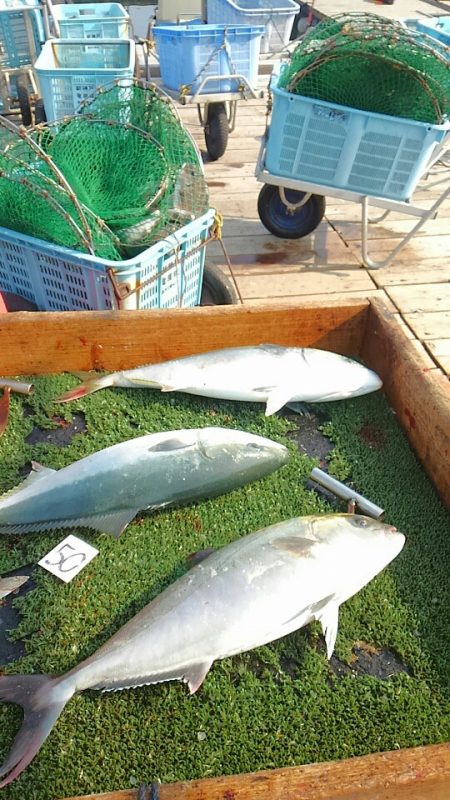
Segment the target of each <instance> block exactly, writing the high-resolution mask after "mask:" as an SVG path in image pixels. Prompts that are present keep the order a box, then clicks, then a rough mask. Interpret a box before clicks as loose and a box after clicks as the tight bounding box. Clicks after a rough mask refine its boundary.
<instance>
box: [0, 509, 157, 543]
mask: <svg viewBox="0 0 450 800" xmlns="http://www.w3.org/2000/svg"><path fill="white" fill-rule="evenodd" d="M158 508H159V506H158ZM140 510H141V509H139V508H127V509H125V510H123V511H114V512H112V513H109V514H108V513H106V514H95V515H93V516H91V517H77V518H76V519H49V520H39V521H37V522H24V523H22V524H21V523H18V524H12V525H0V533H6V534H8V535H11V536H12V535H14V534H21V533H40V532H41V531H51V530H55V528H92V529H93V530H95V531H98V532H99V533H108V534H110V535H111V536H115V537H116V539H117V538H118V537H119V536H120V534H121V533H122V531H123V530H125V528H126V527H127V525H128V524H129V523H130V522H131V520H132V519H133V518H134V517H135V516H136V514H137V513H138V511H140Z"/></svg>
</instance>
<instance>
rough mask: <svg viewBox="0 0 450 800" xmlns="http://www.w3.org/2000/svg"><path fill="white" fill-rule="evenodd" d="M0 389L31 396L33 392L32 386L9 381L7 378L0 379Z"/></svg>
mask: <svg viewBox="0 0 450 800" xmlns="http://www.w3.org/2000/svg"><path fill="white" fill-rule="evenodd" d="M0 389H10V390H11V391H12V392H17V393H18V394H32V393H33V392H34V384H32V383H21V382H20V381H10V380H8V378H0Z"/></svg>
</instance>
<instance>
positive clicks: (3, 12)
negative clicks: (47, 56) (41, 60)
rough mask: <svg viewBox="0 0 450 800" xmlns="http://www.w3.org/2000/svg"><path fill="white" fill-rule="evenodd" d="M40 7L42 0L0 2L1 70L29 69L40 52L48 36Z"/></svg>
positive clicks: (7, 0)
mask: <svg viewBox="0 0 450 800" xmlns="http://www.w3.org/2000/svg"><path fill="white" fill-rule="evenodd" d="M38 3H39V0H0V67H4V68H7V69H8V68H9V69H14V68H18V67H24V66H28V65H30V64H33V63H34V61H35V60H36V57H37V56H38V55H39V53H40V52H41V48H42V44H43V42H44V39H45V36H44V26H43V23H42V13H41V10H40V8H36V6H38ZM27 26H29V27H28V31H27Z"/></svg>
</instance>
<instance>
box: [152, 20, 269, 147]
mask: <svg viewBox="0 0 450 800" xmlns="http://www.w3.org/2000/svg"><path fill="white" fill-rule="evenodd" d="M153 27H154V25H153V22H152V21H150V22H149V26H148V32H147V39H140V40H138V43H139V44H140V45H141V46H142V47H143V51H144V70H145V79H146V80H147V81H149V82H150V81H151V82H152V83H155V84H156V85H157V86H158V87H159V88H161V89H162V91H163V92H164V93H165V94H167V95H168V96H169V97H171V98H172V100H176V101H178V102H179V103H180V105H182V106H186V105H196V106H197V113H198V118H199V122H200V125H201V126H202V128H203V131H204V134H205V143H206V149H207V151H208V154H209V157H210V158H211V160H212V161H216V160H217V159H218V158H220V157H221V156H223V154H224V153H225V150H226V148H227V144H228V136H229V134H230V133H233V131H234V129H235V127H236V113H237V104H238V102H239V101H241V100H249V99H253V100H256V99H258V98H262V97H264V90H263V89H261V90H258V89H255V88H253V87H252V86H250V83H249V82H248V80H247V78H246V77H245V76H244V75H241V74H240V73H238V72H233V73H232V74H231V75H230V74H228V75H207V76H205V77H204V78H203V79H202V80H201V83H200V84H199V86H198V88H197V89H196V90H195V91H194V93H193V94H190V93H188V92H183V91H181V92H180V91H176V90H173V89H168V88H167V87H166V86H164V85H163V83H162V81H161V80H158V79H155V78H154V77H153V76H151V74H150V73H151V64H150V53H152V54H153V56H154V58H155V63H158V59H157V55H156V51H155V48H154V40H153V36H152V30H153ZM215 53H216V51H214V52H213V53H212V55H215ZM207 65H208V62H207V63H206V64H205V65H203V67H202V69H201V71H200V73H199V76H198V77H199V78H201V74H202V72H203V71H204V70H205V68H206V67H207ZM230 79H233V80H236V81H239V91H235V92H208V91H207V88H208V84H211V83H217V81H221V80H226V81H229V80H230ZM202 107H203V108H202Z"/></svg>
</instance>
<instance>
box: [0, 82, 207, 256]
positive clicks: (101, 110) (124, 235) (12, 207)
mask: <svg viewBox="0 0 450 800" xmlns="http://www.w3.org/2000/svg"><path fill="white" fill-rule="evenodd" d="M79 112H80V113H79V114H76V115H73V116H70V117H67V118H65V119H64V120H60V121H56V122H52V123H48V124H45V125H39V126H36V127H35V128H34V129H31V130H30V131H29V132H28V133H26V132H25V131H24V130H23V129H22V130H19V129H15V130H14V128H13V127H10V128H9V129H8V130H6V125H5V124H3V123H2V122H1V121H0V130H1V131H4V134H3V135H2V138H1V140H0V143H1V144H2V145H3V151H2V152H0V202H1V204H2V210H1V212H0V214H1V217H0V220H1V224H2V225H3V226H4V227H7V228H11V229H12V230H17V231H19V232H22V233H27V234H28V235H31V236H37V237H38V238H41V239H44V240H45V241H50V242H54V243H56V244H60V245H64V246H66V247H71V248H73V249H76V250H81V251H83V252H88V253H91V254H93V255H96V256H99V257H101V258H108V259H111V260H121V259H123V258H126V257H129V256H131V255H135V254H137V253H139V252H142V251H143V250H144V249H146V248H147V247H149V246H150V245H151V244H153V243H155V242H157V241H159V240H161V239H163V238H164V237H165V236H167V235H168V234H169V233H173V232H175V231H176V230H178V229H179V228H181V227H182V226H183V225H185V224H186V223H187V222H189V221H192V220H194V219H196V218H198V217H199V216H201V215H202V214H204V213H205V211H206V210H207V209H208V192H207V186H206V181H205V178H204V174H203V168H202V164H201V160H200V156H199V153H198V150H197V148H196V147H195V145H194V143H193V141H192V139H191V138H190V136H189V134H188V133H187V131H186V130H185V129H184V128H183V126H182V124H181V121H180V119H179V117H178V115H177V114H176V112H175V110H174V109H173V108H172V107H171V101H170V100H169V99H168V98H167V97H166V96H165V95H163V94H162V93H159V92H158V91H157V90H156V88H155V87H153V86H143V85H139V84H137V83H136V82H133V81H126V82H120V83H119V84H115V85H114V86H111V87H109V88H107V89H106V90H105V89H102V90H100V91H99V92H98V94H97V95H96V96H95V97H94V98H93V99H92V100H91V101H90V102H86V103H84V104H83V106H82V107H81V108H80V109H79Z"/></svg>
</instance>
